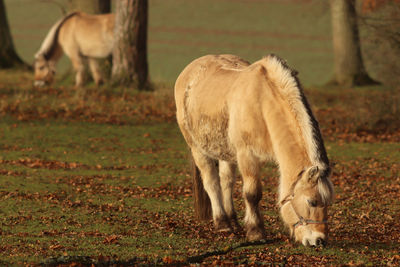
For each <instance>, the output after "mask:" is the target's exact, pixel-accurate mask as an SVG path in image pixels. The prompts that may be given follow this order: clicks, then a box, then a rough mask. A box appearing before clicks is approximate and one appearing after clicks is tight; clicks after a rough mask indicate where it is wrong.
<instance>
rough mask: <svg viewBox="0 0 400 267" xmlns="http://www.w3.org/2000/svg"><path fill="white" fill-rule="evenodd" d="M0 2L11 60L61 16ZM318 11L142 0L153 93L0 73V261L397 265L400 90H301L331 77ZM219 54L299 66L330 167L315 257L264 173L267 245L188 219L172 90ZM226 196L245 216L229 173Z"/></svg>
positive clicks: (31, 48) (322, 13)
mask: <svg viewBox="0 0 400 267" xmlns="http://www.w3.org/2000/svg"><path fill="white" fill-rule="evenodd" d="M5 2H6V5H7V8H8V11H9V19H10V24H11V27H12V30H13V35H14V38H15V42H16V45H17V48H18V52H19V53H20V54H21V55H22V56H23V58H24V59H25V60H27V61H31V59H32V55H33V53H34V52H35V50H36V49H37V48H38V47H39V45H40V42H41V41H42V38H43V36H44V35H45V34H46V32H47V30H48V28H49V27H50V26H51V24H52V22H53V21H54V20H56V19H57V18H58V16H59V13H57V12H59V8H58V7H57V6H56V5H53V4H49V3H48V2H47V1H29V0H19V1H17V0H6V1H5ZM58 2H59V3H61V4H65V3H66V1H58ZM28 5H29V9H27V6H28ZM327 5H328V4H327V3H325V2H324V1H317V0H310V1H308V0H307V1H306V0H304V1H289V0H282V1H274V0H271V1H258V0H254V1H248V0H232V1H228V0H218V1H211V0H191V1H187V0H174V1H172V0H168V1H164V0H151V1H150V29H149V30H150V36H149V61H150V72H151V76H152V80H153V82H154V84H155V88H156V90H155V91H154V92H138V91H136V90H133V89H129V88H114V89H112V88H109V87H107V86H104V87H101V88H95V87H94V86H93V85H89V86H88V87H85V88H81V89H74V88H72V80H66V81H61V80H60V79H59V81H58V83H56V85H54V86H52V87H49V88H42V89H35V88H32V80H33V75H32V73H28V72H23V71H16V70H0V129H1V130H0V265H31V266H37V265H42V266H57V265H60V264H64V266H91V265H92V264H95V265H99V266H101V265H103V266H104V265H111V264H117V265H125V266H129V265H139V264H159V265H170V266H176V265H189V264H198V263H200V264H205V265H211V264H214V265H239V264H243V265H289V266H292V265H304V266H321V265H345V266H364V265H365V266H379V265H389V266H396V265H400V254H399V251H400V175H399V173H400V164H399V163H400V109H399V103H400V94H399V91H398V89H396V88H388V87H385V86H376V87H370V88H352V89H349V88H333V87H332V88H327V87H316V86H310V85H311V84H321V83H324V82H325V81H326V80H328V79H329V78H330V77H331V64H332V63H331V61H332V56H331V53H330V49H331V48H330V45H331V44H330V39H329V38H330V37H329V36H330V32H329V31H330V30H329V14H328V13H329V9H328V6H327ZM305 11H307V12H305ZM282 14H285V16H283V15H282ZM314 14H317V15H314ZM182 21H184V22H185V23H182ZM294 25H295V26H294ZM310 25H312V27H311V26H310ZM221 52H223V53H235V54H238V55H241V56H243V57H244V58H247V59H249V60H255V59H258V58H259V57H261V56H262V55H265V54H267V53H270V52H275V53H277V54H279V55H282V56H283V57H285V58H287V59H288V61H289V64H290V65H292V66H294V67H295V68H297V69H299V70H300V79H301V80H304V81H305V84H307V85H308V86H306V89H305V90H306V95H307V97H308V99H309V101H310V103H311V105H312V107H313V110H314V112H315V114H316V117H317V118H318V120H319V122H320V126H321V129H322V134H323V137H324V139H325V144H326V147H327V151H328V156H329V158H330V160H331V162H332V164H333V173H332V181H333V183H334V186H335V190H336V199H335V202H334V204H333V206H332V207H331V208H330V210H329V215H330V230H331V232H330V240H329V245H328V246H327V247H326V248H323V249H322V248H306V247H303V246H301V245H298V244H294V243H293V242H291V240H290V238H289V235H288V233H287V232H286V231H285V229H284V228H283V224H282V222H281V220H280V218H279V210H278V207H277V206H276V198H277V186H278V173H277V168H276V166H274V165H273V164H268V165H266V166H265V168H264V169H263V170H262V183H263V200H262V203H261V205H262V214H263V217H264V221H265V226H266V232H267V238H266V240H264V241H261V242H256V243H247V242H245V236H244V234H243V233H240V234H239V235H238V236H232V235H229V234H216V233H215V232H213V227H212V224H211V222H198V221H196V220H195V219H194V216H193V208H192V197H191V193H192V188H191V186H192V185H191V179H190V168H189V166H190V164H189V159H188V150H187V147H186V144H185V142H184V140H183V138H182V136H181V134H180V131H179V129H178V127H177V124H176V122H175V104H174V100H173V93H172V83H173V81H174V80H175V78H176V76H177V73H178V72H179V71H181V69H182V68H183V66H184V65H186V64H187V63H188V62H189V61H190V60H192V59H193V58H196V57H198V56H200V55H203V54H207V53H221ZM62 64H65V65H64V70H66V69H67V67H66V65H67V64H68V62H67V61H64V63H63V62H61V65H62ZM62 68H63V66H61V69H62ZM61 72H62V71H61ZM61 74H62V73H61ZM60 76H62V75H60ZM60 76H59V78H60ZM234 197H235V205H236V207H237V210H238V211H239V214H238V215H239V219H240V220H241V221H242V219H243V201H242V198H241V178H240V177H238V182H237V184H236V186H235V196H234Z"/></svg>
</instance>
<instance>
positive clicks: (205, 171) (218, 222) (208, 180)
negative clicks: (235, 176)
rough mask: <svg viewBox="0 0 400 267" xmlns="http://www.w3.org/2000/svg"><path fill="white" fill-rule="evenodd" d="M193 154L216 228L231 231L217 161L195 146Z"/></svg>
mask: <svg viewBox="0 0 400 267" xmlns="http://www.w3.org/2000/svg"><path fill="white" fill-rule="evenodd" d="M192 155H193V159H194V161H195V163H196V165H197V167H198V168H199V170H200V173H201V177H202V180H203V185H204V189H205V190H206V192H207V194H208V196H209V198H210V202H211V209H212V215H213V220H214V225H215V229H217V230H219V231H230V230H231V226H230V223H229V220H228V217H227V215H226V212H225V209H224V206H223V199H222V193H221V185H220V179H219V176H218V171H217V166H216V161H215V160H213V159H211V158H209V157H207V156H205V155H204V154H202V153H201V152H198V151H197V150H196V149H193V148H192Z"/></svg>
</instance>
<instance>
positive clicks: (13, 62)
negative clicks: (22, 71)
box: [0, 0, 28, 69]
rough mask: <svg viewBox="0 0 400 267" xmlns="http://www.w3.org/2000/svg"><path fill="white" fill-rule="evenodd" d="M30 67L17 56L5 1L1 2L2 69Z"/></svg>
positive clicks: (0, 43)
mask: <svg viewBox="0 0 400 267" xmlns="http://www.w3.org/2000/svg"><path fill="white" fill-rule="evenodd" d="M12 67H28V65H26V64H25V63H24V62H23V61H22V60H21V58H20V57H19V56H18V55H17V53H16V51H15V48H14V43H13V40H12V37H11V33H10V28H9V26H8V21H7V12H6V7H5V5H4V2H3V0H0V69H5V68H12Z"/></svg>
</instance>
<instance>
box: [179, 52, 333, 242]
mask: <svg viewBox="0 0 400 267" xmlns="http://www.w3.org/2000/svg"><path fill="white" fill-rule="evenodd" d="M175 101H176V107H177V120H178V124H179V127H180V129H181V131H182V134H183V136H184V138H185V140H186V142H187V143H188V145H189V146H190V148H191V152H192V156H193V159H194V162H195V165H196V166H197V167H198V169H199V170H200V172H197V173H198V174H201V177H200V175H195V176H194V178H195V181H194V186H195V187H196V186H197V188H195V190H194V192H195V198H196V199H197V205H196V206H197V210H196V212H197V214H198V216H199V217H200V218H201V219H206V218H207V212H204V211H205V210H207V198H202V199H203V202H201V203H199V200H200V199H201V196H202V194H203V192H204V189H205V191H206V192H207V195H208V196H209V202H208V203H210V202H211V208H212V217H213V221H214V225H215V228H216V229H217V230H220V231H230V230H232V228H233V227H235V226H237V225H238V223H237V219H236V213H235V210H234V207H233V200H232V189H233V184H234V180H235V167H236V166H238V168H239V171H240V173H241V175H242V178H243V197H244V201H245V206H246V212H245V218H244V221H245V228H246V237H247V239H248V240H249V241H253V240H260V239H263V238H264V237H265V231H264V226H263V218H262V216H261V214H260V211H259V201H260V199H261V195H262V188H261V187H262V186H261V182H260V178H259V175H260V174H259V173H260V167H261V164H262V163H263V162H265V161H268V160H274V161H276V162H277V163H278V165H279V170H280V186H279V205H280V213H281V216H282V219H283V221H284V223H285V224H286V225H287V226H288V228H289V229H290V233H291V235H292V236H293V237H294V238H295V240H296V241H300V242H302V243H303V244H304V245H311V246H317V245H324V244H325V242H326V239H327V232H328V225H327V207H328V205H329V204H330V203H331V201H332V198H333V186H332V183H331V181H330V179H329V174H330V168H329V161H328V158H327V155H326V151H325V147H324V144H323V140H322V138H321V134H320V130H319V126H318V123H317V121H316V120H315V118H314V116H313V114H312V112H311V109H310V107H309V104H308V102H307V100H306V98H305V96H304V94H303V91H302V89H301V87H300V84H299V82H298V79H297V77H296V72H295V71H293V70H292V69H290V68H289V67H288V66H287V65H286V63H285V62H284V61H283V60H281V59H280V58H278V57H277V56H274V55H269V56H267V57H265V58H263V59H261V60H259V61H257V62H255V63H254V64H252V65H250V64H249V63H248V62H246V61H244V60H242V59H240V58H239V57H237V56H233V55H216V56H215V55H209V56H204V57H201V58H199V59H197V60H195V61H193V62H192V63H190V64H189V65H188V66H187V67H186V68H185V69H184V70H183V71H182V73H181V74H180V75H179V77H178V79H177V81H176V84H175ZM199 179H202V182H201V181H200V180H199ZM202 185H204V188H203V187H202Z"/></svg>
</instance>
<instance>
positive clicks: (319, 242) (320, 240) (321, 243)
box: [316, 237, 326, 247]
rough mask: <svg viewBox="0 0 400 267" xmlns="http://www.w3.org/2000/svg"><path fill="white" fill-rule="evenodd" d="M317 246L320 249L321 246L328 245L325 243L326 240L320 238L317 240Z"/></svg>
mask: <svg viewBox="0 0 400 267" xmlns="http://www.w3.org/2000/svg"><path fill="white" fill-rule="evenodd" d="M316 245H317V246H318V247H320V246H322V247H324V246H325V245H326V241H325V240H324V239H322V238H320V237H319V238H318V239H317V242H316Z"/></svg>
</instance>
